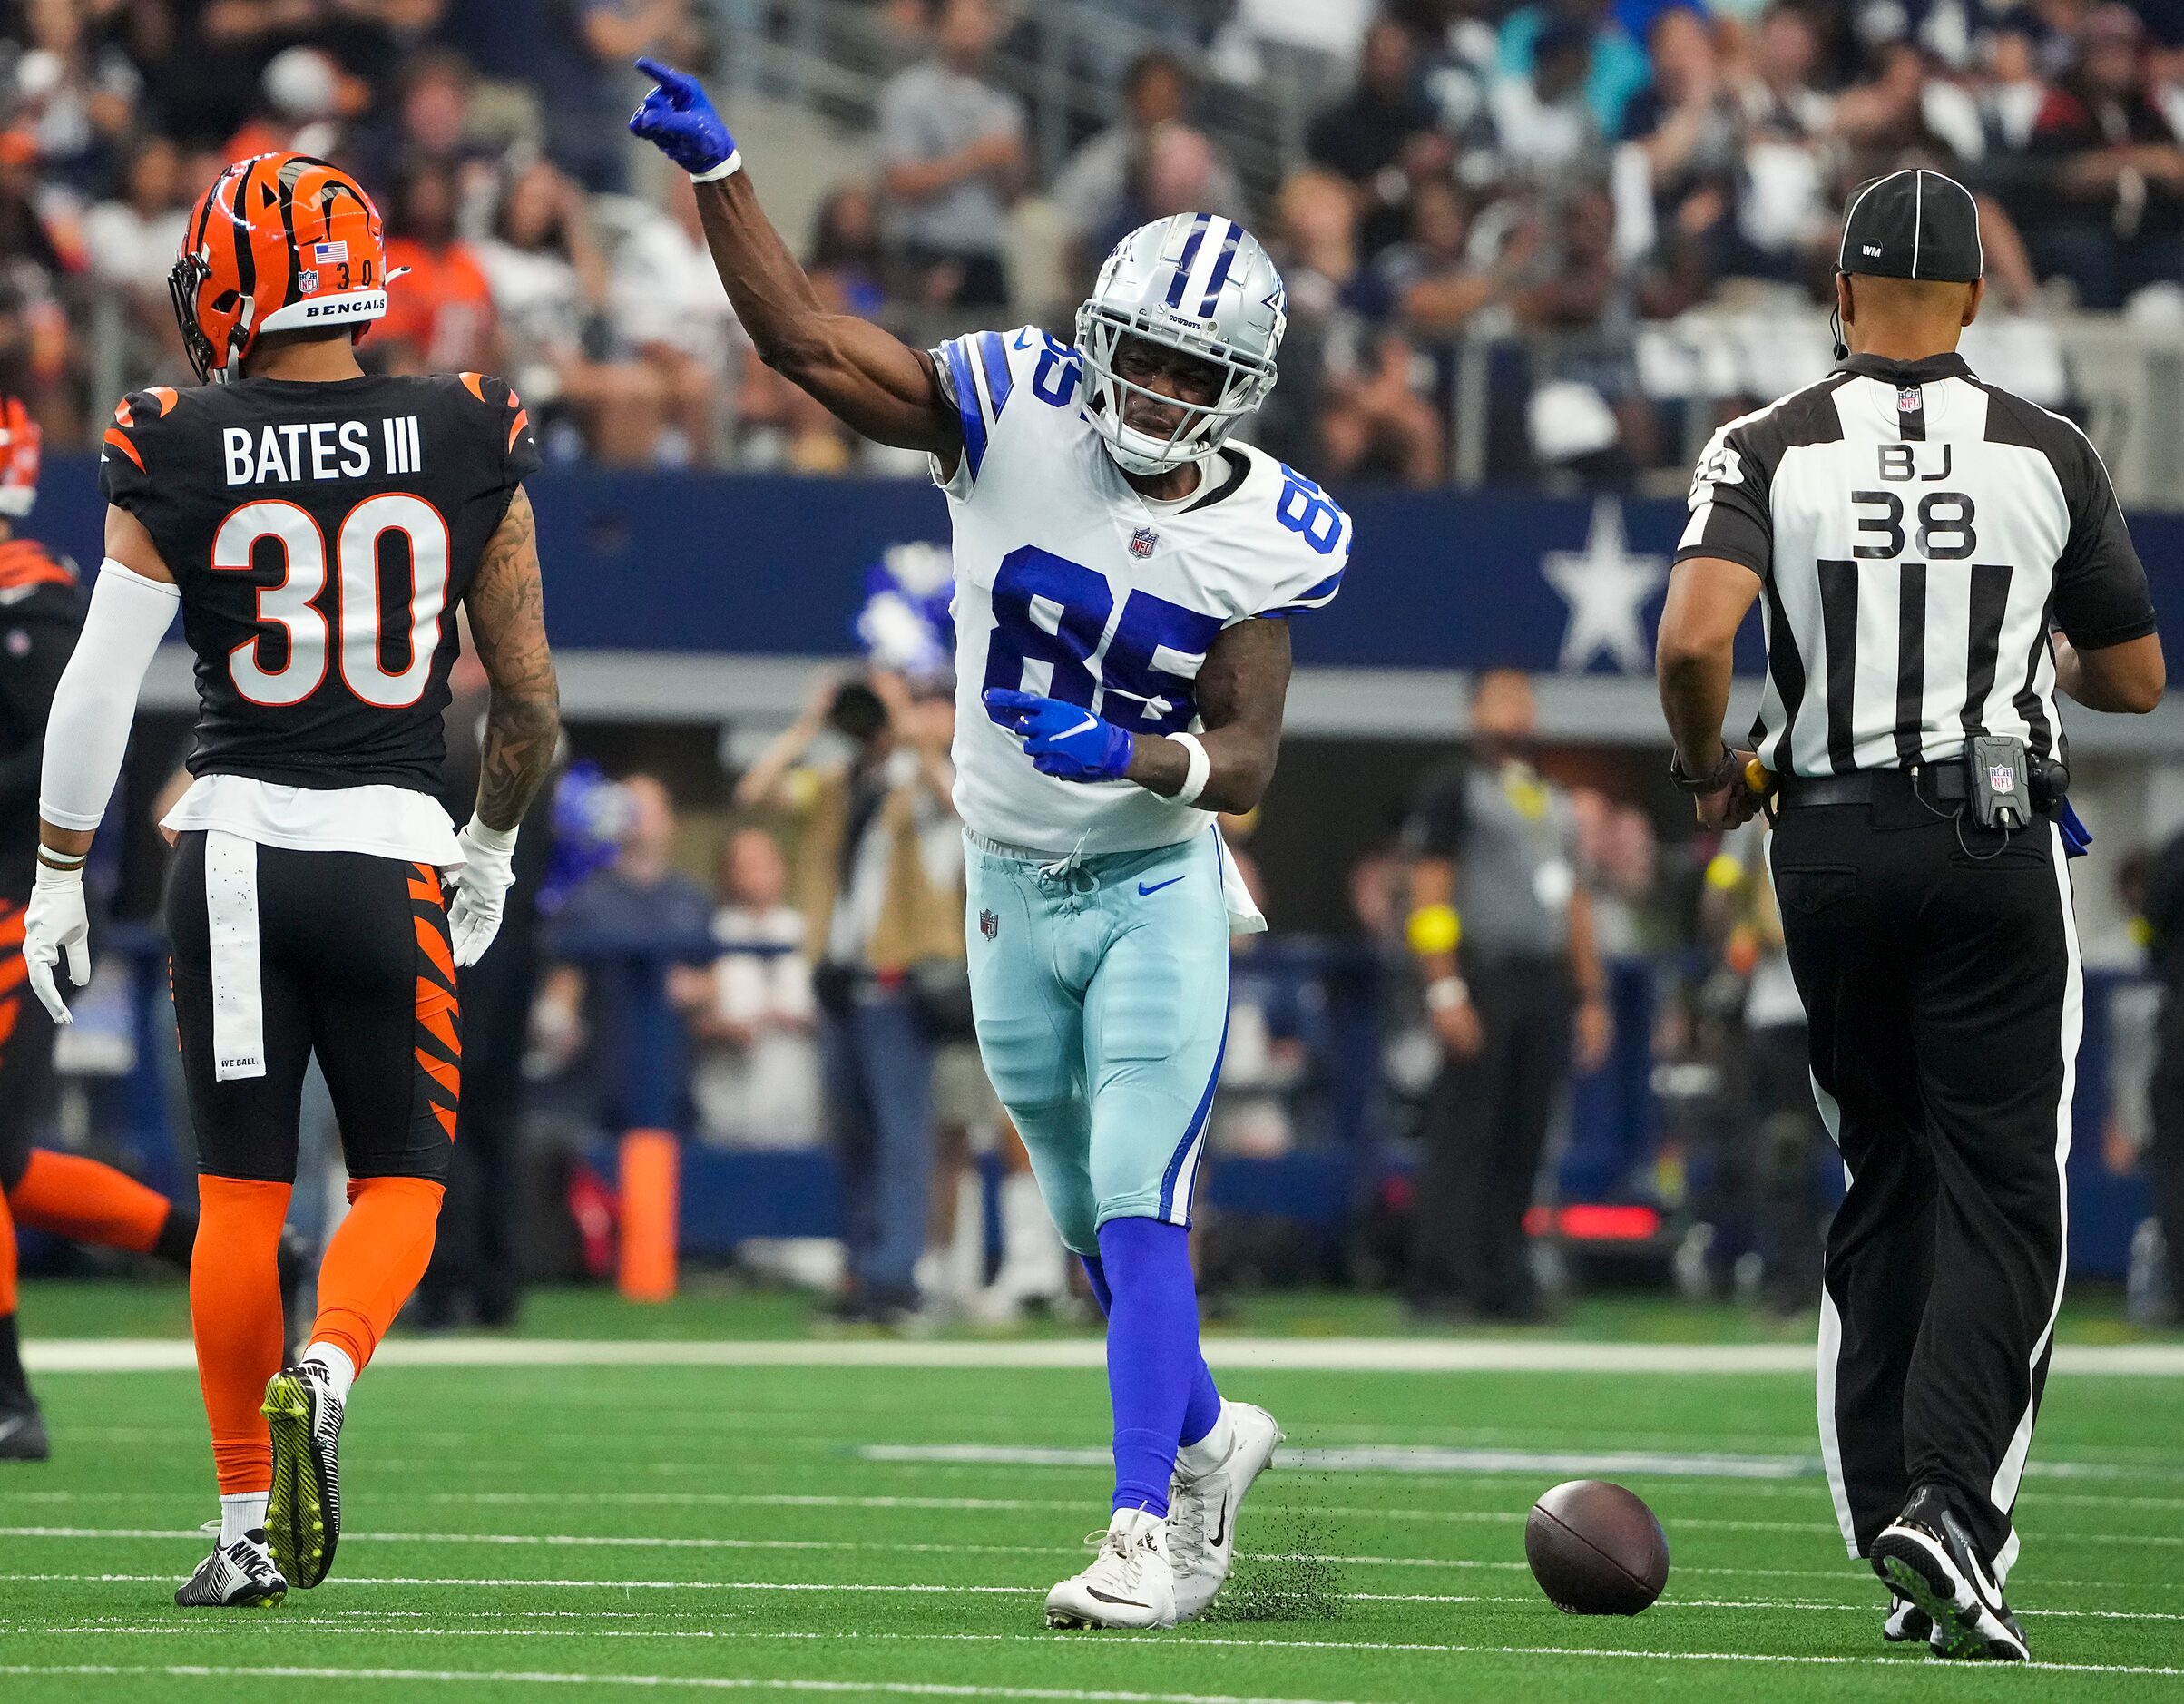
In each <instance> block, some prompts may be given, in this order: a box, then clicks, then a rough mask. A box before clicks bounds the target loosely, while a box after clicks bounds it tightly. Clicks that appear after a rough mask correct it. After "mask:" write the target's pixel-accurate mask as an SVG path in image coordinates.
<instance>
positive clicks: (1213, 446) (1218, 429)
mask: <svg viewBox="0 0 2184 1704" xmlns="http://www.w3.org/2000/svg"><path fill="white" fill-rule="evenodd" d="M1124 338H1141V339H1142V340H1143V341H1145V342H1147V343H1150V344H1153V345H1156V346H1157V347H1159V348H1165V349H1173V350H1175V351H1177V352H1178V353H1180V354H1182V355H1186V356H1189V357H1190V358H1191V359H1192V360H1194V361H1198V362H1200V363H1202V364H1203V365H1205V366H1206V367H1210V368H1212V369H1213V370H1214V371H1215V372H1216V373H1218V374H1219V377H1220V387H1219V391H1218V392H1217V393H1216V394H1215V396H1214V398H1213V400H1212V401H1210V402H1208V403H1196V402H1187V401H1185V400H1183V399H1182V398H1180V397H1171V396H1169V395H1167V394H1166V393H1165V392H1162V391H1157V390H1153V389H1151V388H1149V387H1146V386H1143V385H1139V384H1133V383H1132V382H1131V380H1129V379H1127V378H1124V377H1122V376H1121V374H1120V373H1119V372H1118V371H1116V357H1117V355H1118V353H1119V352H1120V350H1121V347H1122V341H1123V339H1124ZM1077 348H1078V351H1079V352H1080V353H1081V354H1082V357H1083V359H1084V371H1085V376H1086V378H1087V381H1088V384H1087V393H1088V394H1087V397H1086V404H1085V416H1086V418H1087V419H1089V420H1090V421H1091V422H1092V429H1093V430H1094V431H1096V432H1097V433H1099V435H1100V436H1101V438H1102V440H1103V441H1104V443H1105V444H1106V446H1107V452H1108V454H1109V455H1112V457H1113V458H1114V460H1115V463H1116V465H1118V466H1120V467H1121V468H1122V469H1123V470H1124V471H1125V472H1127V473H1132V474H1138V475H1153V474H1163V473H1167V472H1170V470H1172V469H1174V468H1178V467H1181V466H1185V465H1188V464H1190V463H1192V462H1196V461H1201V460H1203V459H1204V458H1205V457H1206V456H1208V455H1211V454H1212V453H1213V452H1214V451H1215V450H1217V449H1219V447H1220V446H1221V445H1222V444H1223V443H1225V442H1226V441H1227V440H1228V438H1229V435H1230V434H1231V433H1233V432H1234V431H1235V430H1236V428H1237V427H1238V426H1239V425H1241V424H1242V423H1243V421H1244V419H1245V417H1246V416H1249V415H1250V414H1252V413H1253V412H1255V411H1256V410H1257V409H1258V406H1259V405H1260V404H1261V403H1262V402H1264V401H1265V400H1266V399H1267V395H1268V392H1269V391H1271V390H1272V389H1273V388H1274V379H1275V368H1274V363H1273V361H1272V360H1271V359H1268V360H1266V361H1256V360H1254V359H1252V358H1251V357H1249V356H1246V355H1244V354H1243V353H1241V352H1240V351H1239V350H1236V349H1232V348H1226V347H1224V346H1223V345H1221V344H1219V343H1217V342H1215V341H1214V340H1213V339H1212V338H1209V337H1205V336H1202V335H1199V334H1196V333H1193V332H1191V331H1190V330H1188V329H1186V328H1182V327H1180V326H1178V325H1175V324H1174V323H1172V322H1171V321H1170V322H1168V323H1161V322H1159V321H1156V320H1155V319H1154V318H1152V317H1151V315H1149V314H1146V313H1143V312H1139V313H1135V314H1132V313H1127V312H1124V311H1122V310H1121V309H1119V308H1112V307H1109V306H1107V305H1105V304H1103V303H1102V302H1100V301H1099V300H1098V299H1093V300H1091V301H1088V302H1086V303H1085V304H1084V305H1083V306H1082V308H1078V310H1077ZM1132 396H1136V397H1143V398H1145V399H1146V400H1147V401H1149V402H1151V403H1153V404H1155V405H1157V406H1160V407H1161V408H1162V409H1163V410H1168V411H1171V412H1173V413H1174V414H1175V415H1176V416H1178V417H1177V419H1176V423H1175V425H1174V426H1173V427H1171V428H1170V430H1169V432H1168V433H1167V435H1166V436H1160V435H1158V434H1156V433H1151V432H1147V431H1144V430H1142V429H1141V428H1140V427H1137V426H1131V424H1130V423H1129V422H1128V420H1127V419H1126V418H1125V417H1124V413H1123V409H1124V405H1125V404H1126V403H1127V402H1128V401H1129V399H1130V398H1131V397H1132Z"/></svg>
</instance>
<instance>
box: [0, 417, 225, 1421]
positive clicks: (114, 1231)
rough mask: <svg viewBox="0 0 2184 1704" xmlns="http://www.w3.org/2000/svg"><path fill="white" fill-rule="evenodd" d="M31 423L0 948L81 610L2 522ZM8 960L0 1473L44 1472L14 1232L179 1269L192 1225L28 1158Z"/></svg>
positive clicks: (64, 583)
mask: <svg viewBox="0 0 2184 1704" xmlns="http://www.w3.org/2000/svg"><path fill="white" fill-rule="evenodd" d="M38 465H39V434H38V425H37V422H36V421H35V420H34V419H32V418H31V416H30V411H29V410H28V409H27V408H25V407H24V406H23V403H22V401H21V400H20V399H19V398H17V397H5V396H0V946H7V947H12V946H14V945H16V944H17V943H18V942H20V941H21V940H22V939H23V907H24V905H25V904H27V903H28V901H29V899H30V888H31V874H32V869H33V867H34V863H35V859H36V855H37V848H38V762H39V753H40V749H41V748H42V747H43V745H44V739H45V717H46V712H47V710H49V709H50V707H51V706H52V703H53V695H54V687H55V686H56V685H57V684H58V683H59V681H60V679H61V671H62V670H63V669H64V668H65V667H66V666H67V664H68V657H69V653H70V652H71V651H73V650H74V649H75V642H76V629H77V627H78V626H79V625H80V624H81V623H82V622H83V599H82V597H81V595H80V594H79V592H78V591H77V587H76V571H75V566H74V564H73V563H69V562H67V561H65V560H64V559H61V558H58V557H55V556H54V555H53V554H52V553H50V552H48V551H47V550H46V548H45V546H44V545H43V544H40V543H39V542H38V541H37V540H36V539H34V538H29V537H22V536H18V535H17V534H16V533H15V524H16V523H17V522H19V521H21V520H23V519H24V517H25V516H26V515H28V514H30V512H31V507H32V505H33V504H34V503H35V502H36V501H37V495H38ZM27 968H28V967H27V966H26V965H24V962H23V960H22V959H20V958H12V959H11V960H10V961H9V962H7V963H6V964H5V965H0V1461H44V1459H45V1456H46V1454H47V1450H48V1445H47V1441H46V1435H45V1423H44V1418H43V1416H42V1415H40V1414H39V1412H38V1405H37V1404H36V1402H35V1401H34V1400H33V1399H32V1396H31V1394H30V1386H29V1382H28V1381H27V1380H26V1379H25V1378H24V1374H23V1361H22V1356H21V1355H20V1353H19V1351H18V1345H17V1339H16V1332H15V1235H14V1232H13V1230H12V1229H11V1228H10V1221H11V1220H12V1221H13V1223H14V1224H15V1225H22V1226H25V1227H27V1228H29V1229H33V1230H43V1231H48V1232H51V1233H52V1234H54V1235H55V1236H61V1237H67V1238H70V1239H73V1240H74V1241H77V1242H95V1243H104V1244H106V1245H107V1246H109V1247H112V1248H116V1249H132V1250H133V1251H135V1252H137V1253H139V1254H157V1255H159V1256H162V1258H166V1259H169V1260H171V1261H173V1262H174V1264H175V1265H177V1266H181V1267H187V1266H188V1265H189V1264H190V1249H191V1244H192V1243H193V1242H194V1241H195V1240H196V1238H197V1214H196V1212H195V1210H194V1209H191V1208H190V1207H187V1206H185V1205H183V1204H181V1203H180V1202H176V1201H170V1200H168V1199H167V1198H166V1197H165V1196H163V1195H162V1194H160V1193H158V1191H156V1190H148V1189H146V1188H145V1187H144V1186H143V1185H142V1184H141V1183H139V1182H138V1181H137V1180H135V1179H133V1178H131V1177H128V1176H126V1175H125V1174H123V1173H122V1172H120V1171H117V1170H114V1169H113V1167H112V1166H107V1165H102V1164H100V1163H99V1162H98V1161H97V1160H91V1159H86V1158H85V1157H84V1156H83V1155H81V1154H64V1153H58V1152H55V1151H54V1150H52V1149H49V1148H35V1147H33V1146H32V1143H31V1138H32V1137H33V1135H34V1134H35V1132H36V1131H37V1129H38V1127H39V1125H40V1123H41V1122H42V1121H43V1120H44V1117H45V1115H46V1113H47V1112H48V1111H49V1110H50V1103H51V1100H52V1093H51V1091H52V1087H53V1058H54V1025H53V1019H52V1018H51V1017H50V1016H49V1015H48V1014H47V1013H46V1010H45V1008H44V1006H43V1005H42V1004H39V1003H38V1002H37V1001H35V1000H33V999H29V998H27V997H26V991H25V990H24V972H25V971H26V969H27Z"/></svg>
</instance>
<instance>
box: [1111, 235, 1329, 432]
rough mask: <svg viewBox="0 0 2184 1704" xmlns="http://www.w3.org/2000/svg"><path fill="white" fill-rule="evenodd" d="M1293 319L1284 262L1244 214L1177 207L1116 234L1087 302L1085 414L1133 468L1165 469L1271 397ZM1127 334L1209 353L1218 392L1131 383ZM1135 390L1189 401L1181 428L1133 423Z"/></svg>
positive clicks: (1170, 402)
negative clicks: (1209, 394) (1119, 362)
mask: <svg viewBox="0 0 2184 1704" xmlns="http://www.w3.org/2000/svg"><path fill="white" fill-rule="evenodd" d="M1288 323H1289V316H1288V299H1287V297H1286V296H1285V294H1284V292H1283V290H1282V284H1281V274H1280V273H1278V272H1277V271H1276V270H1275V269H1274V262H1273V261H1272V260H1269V259H1268V255H1267V251H1266V250H1264V249H1263V248H1261V247H1260V246H1259V242H1258V239H1257V238H1256V237H1254V236H1252V234H1251V233H1250V232H1249V231H1248V230H1245V229H1244V228H1243V227H1242V226H1241V225H1239V224H1238V223H1237V222H1236V221H1235V220H1231V219H1223V218H1222V217H1221V216H1220V215H1219V214H1218V213H1177V214H1175V215H1174V216H1173V217H1171V218H1168V219H1157V220H1154V221H1153V222H1152V223H1151V224H1150V225H1141V226H1139V227H1138V229H1137V230H1133V231H1131V233H1130V235H1128V236H1127V237H1125V238H1123V239H1122V240H1121V242H1119V243H1117V244H1116V245H1115V247H1114V250H1113V252H1112V253H1111V254H1110V255H1109V256H1108V257H1107V260H1106V261H1105V262H1104V263H1103V264H1102V266H1101V268H1100V277H1099V281H1098V282H1097V283H1095V284H1094V285H1093V286H1092V295H1091V296H1090V297H1089V298H1088V299H1086V301H1085V303H1084V305H1083V306H1082V308H1078V309H1077V348H1078V351H1079V353H1080V354H1082V357H1084V370H1085V375H1086V377H1087V380H1088V381H1089V383H1088V387H1087V388H1088V392H1089V394H1088V396H1087V397H1086V406H1085V414H1086V416H1087V417H1088V418H1089V419H1090V420H1091V421H1092V428H1093V430H1094V431H1096V432H1098V433H1099V435H1100V436H1101V437H1102V438H1103V439H1104V440H1105V441H1106V444H1107V451H1108V454H1109V455H1112V456H1113V457H1114V459H1115V461H1116V463H1117V464H1118V465H1120V466H1121V467H1122V468H1124V469H1125V470H1127V471H1128V472H1130V473H1133V474H1160V473H1165V472H1167V471H1168V470H1169V469H1170V468H1171V467H1180V466H1182V465H1184V464H1185V463H1187V462H1194V461H1197V460H1199V459H1200V458H1201V457H1203V456H1205V455H1210V454H1211V453H1212V452H1213V451H1214V450H1215V449H1216V448H1218V447H1219V446H1220V445H1221V444H1222V443H1223V442H1224V441H1225V440H1226V439H1227V438H1228V436H1229V434H1230V433H1232V432H1234V431H1235V430H1236V428H1237V426H1238V425H1239V423H1240V422H1241V421H1242V420H1243V418H1244V416H1246V415H1249V414H1250V413H1251V412H1252V411H1253V410H1255V409H1256V408H1258V406H1259V404H1261V403H1262V402H1264V401H1266V399H1267V394H1268V392H1269V391H1271V390H1272V389H1273V388H1274V357H1275V355H1276V353H1277V351H1278V350H1279V349H1280V348H1281V334H1282V330H1283V328H1285V327H1286V326H1288ZM1126 337H1131V338H1144V339H1145V340H1146V341H1147V342H1149V343H1157V344H1160V345H1161V346H1162V347H1164V348H1170V349H1177V350H1180V351H1181V352H1182V353H1183V354H1185V355H1189V356H1191V357H1195V358H1196V359H1198V360H1200V361H1203V362H1205V363H1206V364H1207V365H1208V366H1209V367H1213V368H1215V369H1216V370H1217V371H1218V372H1219V374H1220V376H1221V387H1220V391H1219V395H1218V396H1216V397H1215V398H1214V399H1213V401H1212V402H1211V403H1210V404H1205V405H1200V404H1196V403H1187V402H1181V401H1179V400H1178V399H1177V398H1175V397H1163V396H1161V395H1160V394H1159V393H1158V392H1156V391H1151V390H1148V389H1146V388H1145V387H1143V386H1141V385H1133V384H1131V383H1130V382H1129V381H1128V380H1127V379H1125V378H1123V377H1121V375H1120V374H1118V373H1117V372H1116V371H1115V352H1116V350H1117V348H1119V347H1120V346H1121V341H1122V339H1123V338H1126ZM1132 392H1135V393H1136V394H1137V395H1139V396H1141V397H1150V398H1151V400H1153V401H1154V402H1156V403H1159V404H1161V406H1164V407H1167V408H1174V409H1180V410H1181V413H1182V417H1181V418H1180V420H1179V421H1178V422H1177V423H1176V426H1175V429H1174V430H1173V431H1171V432H1170V433H1169V434H1168V435H1167V436H1165V437H1162V436H1159V435H1157V434H1155V433H1151V432H1145V431H1141V430H1140V429H1139V428H1138V427H1136V426H1131V425H1129V424H1128V423H1126V422H1125V421H1124V419H1123V417H1122V404H1123V401H1124V400H1125V398H1127V397H1129V396H1130V395H1131V393H1132Z"/></svg>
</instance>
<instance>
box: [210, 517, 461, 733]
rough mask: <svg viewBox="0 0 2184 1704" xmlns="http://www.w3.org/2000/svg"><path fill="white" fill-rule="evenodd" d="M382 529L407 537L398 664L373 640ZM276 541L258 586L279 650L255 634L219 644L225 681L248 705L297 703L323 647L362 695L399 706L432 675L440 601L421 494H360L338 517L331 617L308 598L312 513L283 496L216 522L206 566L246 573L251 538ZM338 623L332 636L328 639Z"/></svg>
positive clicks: (442, 592)
mask: <svg viewBox="0 0 2184 1704" xmlns="http://www.w3.org/2000/svg"><path fill="white" fill-rule="evenodd" d="M389 533H399V534H402V535H403V536H404V537H405V538H406V540H407V541H408V546H409V563H410V573H409V580H410V587H409V597H408V600H407V602H406V604H405V605H404V606H403V607H404V608H405V609H406V611H407V632H406V635H405V637H406V639H407V641H408V653H409V658H408V661H407V663H406V665H405V666H404V667H402V668H401V669H399V670H390V669H388V668H387V661H386V657H385V654H384V653H385V649H386V648H385V647H384V645H383V644H382V642H381V627H382V618H381V614H380V611H381V608H382V601H381V597H380V573H381V563H380V549H381V541H382V540H383V539H384V538H385V537H386V535H387V534H389ZM261 539H275V540H278V541H279V544H280V551H281V559H282V563H283V569H282V573H281V577H280V578H279V580H278V581H276V582H275V583H273V584H271V585H269V586H261V587H260V588H259V592H258V621H259V625H260V628H261V629H263V628H277V629H279V631H280V632H281V633H282V634H284V635H285V636H286V638H287V641H288V644H287V647H286V649H287V651H288V655H287V657H286V659H285V660H284V661H281V663H280V664H279V667H278V668H274V667H269V666H268V663H267V657H266V651H267V645H266V641H267V640H268V639H269V638H270V637H271V634H270V633H269V632H260V634H259V636H258V637H257V638H256V639H254V640H251V641H248V642H246V643H244V644H240V645H238V646H236V647H235V649H234V650H233V651H230V652H229V653H228V667H229V671H230V673H231V674H232V675H233V676H234V679H235V690H237V691H238V692H240V693H241V694H242V696H243V697H244V698H245V699H247V700H250V702H251V703H253V704H259V705H263V706H266V707H267V708H269V709H276V710H278V709H281V708H284V707H286V706H289V705H291V704H300V703H302V702H303V701H304V700H306V699H308V698H309V697H310V696H311V694H312V693H314V692H316V691H317V690H318V688H319V686H320V685H321V684H322V683H323V682H324V681H325V680H326V677H327V670H328V659H329V653H333V652H336V651H338V654H339V657H340V669H341V680H342V683H343V684H344V685H345V686H347V687H348V690H350V692H352V693H354V694H355V695H356V696H357V698H358V699H359V700H362V701H363V702H365V703H367V704H370V705H373V706H375V707H376V708H377V709H380V710H404V709H406V708H407V707H408V706H410V705H412V704H415V703H416V701H417V700H418V699H419V698H420V697H422V696H423V694H424V691H425V687H426V682H427V681H430V680H431V679H432V658H433V652H434V651H436V649H438V646H439V643H440V616H441V614H442V613H443V612H445V611H446V607H447V560H448V540H447V523H446V521H445V520H444V519H443V518H442V517H441V514H440V512H439V511H438V510H437V509H436V508H434V507H433V506H432V504H429V503H427V502H426V501H425V499H424V498H422V497H418V496H413V495H410V494H409V493H408V492H405V491H387V492H382V493H380V494H379V495H377V496H373V497H367V498H365V499H364V501H363V502H361V503H359V504H357V506H356V507H355V508H353V509H351V510H350V511H349V512H348V514H347V515H346V516H345V517H344V518H343V520H342V523H341V527H340V531H339V532H338V534H337V535H336V537H335V539H334V544H333V567H334V573H335V575H336V577H337V578H338V591H337V593H336V596H335V600H334V620H333V622H328V619H327V616H326V614H325V612H323V611H322V610H321V609H320V607H319V604H318V598H319V594H320V593H322V592H324V591H325V590H326V583H327V540H326V535H325V534H323V533H321V532H320V531H319V530H318V522H316V521H314V520H313V519H311V517H310V515H309V514H308V513H306V512H305V511H304V510H303V509H301V508H299V506H298V505H297V504H293V503H289V502H286V501H284V500H282V499H280V498H273V497H269V498H265V499H262V500H261V501H260V502H257V503H246V504H243V505H242V507H240V509H237V510H235V511H234V512H233V513H232V514H230V515H229V516H228V518H227V519H226V520H225V521H223V522H221V523H220V531H219V533H218V534H215V535H214V537H213V540H212V566H213V567H214V568H215V569H216V570H220V571H222V572H225V573H250V572H251V570H252V568H253V567H254V566H255V563H253V561H252V553H253V552H254V551H255V550H256V549H257V547H258V544H259V542H260V540H261ZM337 628H338V631H339V636H340V642H339V644H338V645H336V643H335V642H334V635H335V630H336V629H337Z"/></svg>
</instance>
